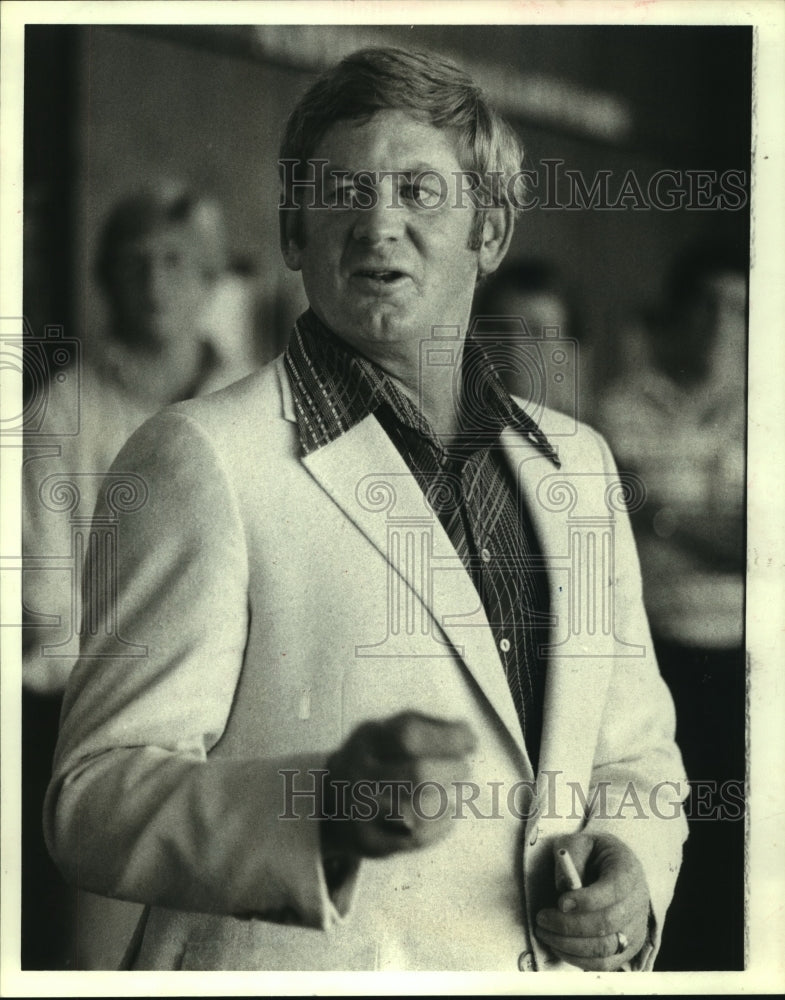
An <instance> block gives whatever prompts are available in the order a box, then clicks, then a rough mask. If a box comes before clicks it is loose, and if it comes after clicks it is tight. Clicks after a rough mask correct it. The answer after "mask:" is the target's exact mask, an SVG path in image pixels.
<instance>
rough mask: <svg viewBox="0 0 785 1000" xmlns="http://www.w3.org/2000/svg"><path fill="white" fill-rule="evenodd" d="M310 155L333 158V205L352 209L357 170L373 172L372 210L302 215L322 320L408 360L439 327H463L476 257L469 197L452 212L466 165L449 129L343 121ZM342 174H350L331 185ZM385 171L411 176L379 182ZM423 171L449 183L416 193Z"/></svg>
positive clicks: (307, 276)
mask: <svg viewBox="0 0 785 1000" xmlns="http://www.w3.org/2000/svg"><path fill="white" fill-rule="evenodd" d="M314 158H315V159H325V160H327V161H328V162H327V166H326V167H325V169H324V177H325V180H326V189H325V191H324V202H325V203H326V204H328V205H331V204H333V203H334V202H336V201H337V202H338V203H339V204H340V203H342V202H343V203H346V204H350V201H351V198H352V195H353V194H355V195H356V194H357V189H356V188H354V189H353V187H352V182H351V178H352V176H353V175H354V174H356V172H358V171H371V172H373V173H374V175H376V176H375V178H374V180H375V184H374V185H373V187H374V191H375V194H376V205H375V207H371V208H363V207H360V206H359V205H358V206H357V207H347V208H328V209H319V208H310V209H309V208H305V209H303V210H302V212H301V215H302V229H301V240H300V244H301V245H300V247H299V264H300V265H301V267H302V273H303V283H304V286H305V292H306V295H307V297H308V301H309V302H310V304H311V307H312V308H313V310H314V312H316V314H317V315H318V316H319V317H320V319H321V320H322V321H323V322H324V323H326V324H327V325H328V326H329V327H330V328H331V329H332V330H333V331H334V332H335V333H336V334H338V335H339V336H340V337H342V338H343V339H344V340H346V341H347V342H348V343H350V344H353V345H354V346H355V347H357V348H358V349H359V350H361V351H363V352H364V353H371V354H374V353H377V352H378V351H379V350H380V349H381V350H383V351H384V350H393V351H396V352H405V353H407V354H409V355H410V354H411V351H412V349H413V348H414V349H415V350H417V349H418V346H419V342H420V340H421V339H422V338H427V337H430V336H431V329H432V327H433V326H436V325H439V326H459V327H460V328H461V330H465V326H466V322H467V318H468V315H469V310H470V307H471V300H472V295H473V292H474V286H475V281H476V277H477V267H478V254H477V252H476V251H473V250H470V249H469V237H470V232H471V228H472V221H473V217H474V209H473V208H472V206H471V203H470V201H469V199H468V198H466V197H464V199H463V200H464V202H465V205H464V206H463V207H455V206H456V193H457V187H458V184H459V181H458V179H457V177H456V173H457V172H459V171H460V169H461V167H460V163H459V162H458V159H457V155H456V151H455V144H454V138H453V135H452V134H451V132H449V131H447V130H440V129H436V128H434V127H432V126H431V125H427V124H424V123H422V122H418V121H415V120H414V119H413V118H411V117H409V115H407V114H405V113H404V112H402V111H379V112H377V113H376V114H375V115H374V116H373V117H372V118H371V119H370V120H369V121H368V122H366V123H365V124H358V123H356V122H350V121H346V122H338V123H337V124H336V125H334V126H333V127H332V128H331V129H330V130H329V131H328V132H327V134H326V135H325V137H324V139H323V140H322V142H321V143H320V144H319V146H318V148H317V150H316V152H315V154H314ZM336 169H338V170H340V171H342V172H348V176H347V177H346V178H345V179H342V180H338V181H337V182H336V181H334V180H333V179H332V177H331V173H330V172H331V171H332V170H336ZM383 171H401V172H407V173H408V174H409V175H410V177H408V178H407V177H401V176H386V177H381V176H379V174H380V173H381V172H383ZM423 171H433V172H434V173H435V174H438V175H439V177H440V178H443V179H444V180H443V181H440V180H437V179H435V178H434V177H433V176H432V175H430V176H425V177H423V178H422V181H421V184H420V187H419V189H418V190H416V191H413V190H412V186H411V184H410V180H411V179H412V178H416V177H417V175H418V174H420V173H422V172H423ZM336 188H337V190H336ZM429 205H433V206H435V207H427V206H429ZM290 266H291V265H290Z"/></svg>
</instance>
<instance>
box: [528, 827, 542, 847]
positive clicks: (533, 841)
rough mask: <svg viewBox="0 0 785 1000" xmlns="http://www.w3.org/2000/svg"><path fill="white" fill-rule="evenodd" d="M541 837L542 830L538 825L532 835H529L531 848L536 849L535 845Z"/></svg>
mask: <svg viewBox="0 0 785 1000" xmlns="http://www.w3.org/2000/svg"><path fill="white" fill-rule="evenodd" d="M539 835H540V828H539V827H538V826H537V825H535V826H533V827H532V831H531V834H530V835H529V847H534V845H535V844H536V843H537V838H538V837H539Z"/></svg>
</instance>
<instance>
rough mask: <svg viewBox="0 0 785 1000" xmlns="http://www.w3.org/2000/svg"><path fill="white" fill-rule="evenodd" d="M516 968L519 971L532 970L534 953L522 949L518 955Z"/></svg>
mask: <svg viewBox="0 0 785 1000" xmlns="http://www.w3.org/2000/svg"><path fill="white" fill-rule="evenodd" d="M518 969H519V970H520V971H521V972H534V955H533V954H532V953H531V952H530V951H522V952H521V953H520V955H519V956H518Z"/></svg>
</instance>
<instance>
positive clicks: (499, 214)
mask: <svg viewBox="0 0 785 1000" xmlns="http://www.w3.org/2000/svg"><path fill="white" fill-rule="evenodd" d="M484 212H485V217H484V219H483V223H482V242H481V243H480V250H479V255H478V256H479V261H478V268H477V274H478V277H480V278H481V277H483V276H484V275H486V274H492V273H493V272H494V271H495V270H496V268H497V267H498V266H499V264H501V262H502V261H503V260H504V257H505V254H506V253H507V251H508V250H509V248H510V240H511V239H512V231H513V228H514V225H515V217H514V215H513V210H512V208H511V207H510V206H507V207H506V208H486V209H485V210H484Z"/></svg>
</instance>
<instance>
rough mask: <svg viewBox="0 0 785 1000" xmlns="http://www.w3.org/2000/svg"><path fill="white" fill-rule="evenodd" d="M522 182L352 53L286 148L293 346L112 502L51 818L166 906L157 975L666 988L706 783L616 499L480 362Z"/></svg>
mask: <svg viewBox="0 0 785 1000" xmlns="http://www.w3.org/2000/svg"><path fill="white" fill-rule="evenodd" d="M520 160H521V150H520V147H519V144H518V141H517V139H516V137H515V136H514V134H513V133H512V131H511V130H510V129H509V127H508V126H506V125H505V124H504V122H503V121H502V120H501V119H499V118H498V116H496V114H495V113H494V112H493V111H492V110H491V109H490V108H489V107H488V105H487V104H486V103H485V101H484V99H483V97H482V95H481V93H480V92H479V91H478V90H477V88H476V87H475V86H474V84H473V83H472V81H471V80H470V79H469V78H468V77H466V75H465V74H463V73H462V72H461V71H460V70H458V69H457V68H456V67H454V66H452V65H451V64H449V63H446V62H444V61H442V60H441V59H438V58H437V57H435V56H432V55H422V54H413V53H407V52H403V51H400V50H394V49H374V50H367V51H363V52H359V53H355V54H354V55H353V56H350V57H348V58H347V59H345V60H344V61H343V62H342V63H341V64H339V66H338V67H337V68H336V69H335V70H333V71H332V72H331V73H328V74H327V75H326V76H325V77H324V78H322V79H321V80H319V81H318V82H317V83H316V84H315V85H314V87H313V88H312V89H311V90H310V91H309V92H308V93H307V94H306V95H305V97H304V98H303V99H302V100H301V102H300V103H299V105H298V107H297V108H296V109H295V111H294V113H293V114H292V116H291V118H290V120H289V123H288V126H287V130H286V134H285V137H284V141H283V145H282V150H281V171H282V179H283V195H282V207H281V238H282V250H283V254H284V259H285V261H286V263H287V265H288V266H289V267H290V268H292V269H294V270H300V271H301V272H302V276H303V282H304V287H305V291H306V294H307V296H308V300H309V303H310V309H309V310H308V312H306V313H305V314H304V315H303V316H302V317H301V318H300V319H299V320H298V322H297V324H296V326H295V330H294V333H293V337H292V340H291V343H290V346H289V348H288V349H287V352H286V354H285V355H284V356H283V357H281V358H279V359H277V360H276V361H275V362H273V364H271V365H270V366H267V367H266V368H264V369H262V370H261V371H260V372H259V373H257V374H255V375H252V376H250V377H249V378H247V379H245V380H243V381H242V382H240V383H238V384H236V385H235V386H232V387H230V388H229V389H227V390H223V391H221V392H219V393H217V394H215V395H213V396H210V397H208V398H206V399H203V400H195V401H191V402H188V403H183V404H178V405H177V406H175V407H172V408H170V409H169V410H167V411H165V412H164V413H163V414H161V415H159V416H158V417H156V418H154V419H153V420H151V421H150V422H148V423H147V424H146V425H145V426H144V427H143V428H142V429H141V430H140V431H138V432H137V433H136V434H135V435H134V437H133V438H132V439H131V441H130V442H129V443H128V445H127V446H126V447H125V448H124V449H123V451H122V453H121V454H120V456H119V457H118V459H117V461H116V463H115V466H114V468H113V472H112V474H111V475H110V476H109V477H108V479H107V482H106V485H105V489H104V497H103V501H102V502H101V503H99V506H98V509H97V515H96V519H95V522H94V525H93V528H92V533H91V544H92V546H93V551H96V552H97V551H99V550H100V549H101V543H102V539H103V541H104V542H106V540H107V539H111V545H110V546H109V548H110V549H111V553H110V555H109V557H108V558H102V559H96V560H95V567H94V572H93V576H92V577H90V576H89V575H88V580H92V581H93V582H92V583H88V592H89V593H90V594H91V595H92V601H91V602H90V603H89V604H88V610H89V613H90V617H89V622H90V628H89V629H85V633H86V634H85V635H84V639H83V646H82V653H81V657H80V661H79V663H78V665H77V668H76V670H75V672H74V675H73V677H72V680H71V682H70V684H69V690H68V693H67V695H66V703H65V707H64V714H63V724H62V731H61V736H60V743H59V748H58V754H57V758H56V761H55V770H54V776H53V780H52V784H51V786H50V792H49V798H48V806H47V813H46V823H47V831H48V837H49V843H50V847H51V850H52V852H53V854H54V856H55V858H56V859H57V860H58V862H59V863H60V865H61V866H62V868H63V869H64V871H66V872H67V873H68V874H69V875H70V876H71V877H72V878H74V879H76V880H78V881H79V882H80V884H82V885H83V886H84V887H85V888H87V889H90V890H92V891H94V892H100V893H105V894H108V895H115V896H118V897H121V898H125V899H133V900H137V901H140V902H143V903H146V904H147V910H146V912H145V918H144V920H143V921H142V923H141V924H140V927H139V933H138V934H137V935H136V937H135V939H134V941H133V942H132V946H131V948H130V949H129V953H128V965H129V967H132V968H140V969H146V968H158V969H173V968H175V969H177V968H182V969H276V970H282V969H303V970H304V969H371V970H373V969H411V970H424V969H431V970H433V969H450V970H459V969H466V970H499V971H503V970H516V969H517V970H520V971H533V970H535V969H556V968H569V967H570V966H578V967H580V968H584V969H594V970H611V969H619V968H626V967H630V968H635V969H644V968H651V967H652V963H653V959H654V955H655V953H656V948H657V945H658V940H659V933H660V928H661V926H662V921H663V919H664V915H665V911H666V909H667V906H668V902H669V900H670V897H671V894H672V891H673V885H674V882H675V879H676V874H677V872H678V868H679V863H680V856H681V844H682V841H683V838H684V821H683V817H682V816H681V814H680V801H681V799H683V797H684V795H685V794H686V791H687V788H686V782H685V779H684V775H683V772H682V768H681V761H680V757H679V753H678V750H677V748H676V747H675V744H674V742H673V729H674V719H673V709H672V704H671V701H670V698H669V695H668V692H667V689H666V688H665V685H664V684H663V682H662V680H661V678H660V676H659V673H658V670H657V666H656V662H655V660H654V658H653V656H652V652H651V640H650V637H649V633H648V627H647V624H646V618H645V614H644V611H643V606H642V602H641V591H640V574H639V570H638V564H637V559H636V555H635V550H634V546H633V543H632V537H631V534H630V529H629V524H628V520H627V516H626V513H625V510H624V503H623V501H622V500H621V499H620V497H619V493H620V491H621V490H620V487H621V484H620V483H619V480H618V476H617V474H616V471H615V467H614V464H613V460H612V458H611V456H610V453H609V451H608V449H607V446H606V445H605V444H604V442H602V440H601V439H600V438H598V437H597V435H595V434H594V433H593V432H591V431H590V430H588V429H587V428H580V429H579V431H578V433H577V434H576V433H575V425H574V422H573V421H571V420H569V419H567V418H564V417H562V416H560V415H558V414H555V413H551V412H550V411H543V410H542V409H541V408H539V409H538V408H537V406H536V405H535V406H533V407H532V406H529V407H527V406H526V405H525V404H524V403H523V401H520V400H515V399H513V398H511V397H510V396H509V395H508V394H507V393H506V391H505V390H504V389H503V386H502V384H501V382H500V380H499V378H498V374H497V371H496V366H495V364H494V361H493V357H492V356H491V355H492V352H491V354H489V353H488V351H486V350H484V349H483V346H482V344H478V343H474V342H471V346H469V344H467V340H466V334H467V326H468V318H469V313H470V307H471V300H472V296H473V292H474V288H475V284H476V282H477V280H478V279H479V278H481V277H482V276H483V275H485V274H488V273H490V272H492V271H493V270H494V269H495V268H496V267H497V266H498V265H499V263H500V262H501V260H502V259H503V257H504V255H505V253H506V251H507V248H508V246H509V242H510V238H511V235H512V226H513V215H514V210H515V201H516V199H515V190H516V188H515V185H516V174H517V172H518V170H519V166H520ZM517 179H519V176H518V177H517ZM123 476H125V477H126V482H125V485H124V486H121V485H120V484H121V481H122V477H123ZM88 548H89V546H88ZM114 553H116V560H114V561H113V559H114ZM107 568H108V570H109V572H106V570H107ZM101 570H103V571H104V572H103V575H102V572H101ZM115 585H116V599H115V596H114V594H115V591H114V588H115ZM565 848H566V849H567V850H568V852H569V854H570V855H571V857H572V860H573V861H574V863H575V865H576V866H577V874H578V876H579V877H580V879H581V881H582V883H583V885H582V886H579V885H578V883H577V881H574V882H573V883H572V884H571V886H569V887H568V885H567V883H565V882H564V881H563V876H562V874H561V873H562V867H561V863H558V864H555V858H556V857H557V855H558V851H559V850H563V849H565ZM559 857H561V856H559ZM573 874H575V873H573Z"/></svg>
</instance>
